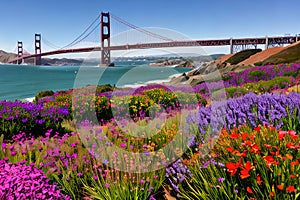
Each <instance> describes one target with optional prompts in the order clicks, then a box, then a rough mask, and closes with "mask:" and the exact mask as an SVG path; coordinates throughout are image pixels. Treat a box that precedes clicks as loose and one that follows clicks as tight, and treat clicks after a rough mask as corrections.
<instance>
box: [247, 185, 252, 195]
mask: <svg viewBox="0 0 300 200" xmlns="http://www.w3.org/2000/svg"><path fill="white" fill-rule="evenodd" d="M247 192H249V193H250V194H253V191H252V189H251V188H250V187H249V186H247Z"/></svg>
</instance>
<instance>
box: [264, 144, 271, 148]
mask: <svg viewBox="0 0 300 200" xmlns="http://www.w3.org/2000/svg"><path fill="white" fill-rule="evenodd" d="M264 146H265V147H267V148H269V149H270V148H271V147H272V146H271V145H270V144H264Z"/></svg>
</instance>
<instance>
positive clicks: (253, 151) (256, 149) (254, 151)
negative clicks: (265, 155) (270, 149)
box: [250, 144, 260, 154]
mask: <svg viewBox="0 0 300 200" xmlns="http://www.w3.org/2000/svg"><path fill="white" fill-rule="evenodd" d="M259 150H260V148H259V146H258V145H257V144H253V145H252V147H251V150H250V152H251V153H255V154H257V153H258V152H259Z"/></svg>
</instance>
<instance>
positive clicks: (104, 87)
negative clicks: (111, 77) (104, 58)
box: [96, 84, 115, 93]
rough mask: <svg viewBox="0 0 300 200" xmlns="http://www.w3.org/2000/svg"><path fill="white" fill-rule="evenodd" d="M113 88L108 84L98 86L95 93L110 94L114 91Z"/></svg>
mask: <svg viewBox="0 0 300 200" xmlns="http://www.w3.org/2000/svg"><path fill="white" fill-rule="evenodd" d="M114 89H115V87H114V86H111V85H110V84H105V85H98V86H97V88H96V93H103V92H110V91H114Z"/></svg>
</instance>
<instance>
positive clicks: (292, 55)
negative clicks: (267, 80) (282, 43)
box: [262, 43, 300, 65]
mask: <svg viewBox="0 0 300 200" xmlns="http://www.w3.org/2000/svg"><path fill="white" fill-rule="evenodd" d="M297 62H300V43H298V44H296V45H294V46H291V47H288V48H286V49H284V50H282V51H281V52H279V53H278V54H275V55H273V56H270V57H269V58H267V59H266V60H264V61H263V62H262V64H263V65H267V64H284V63H297Z"/></svg>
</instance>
